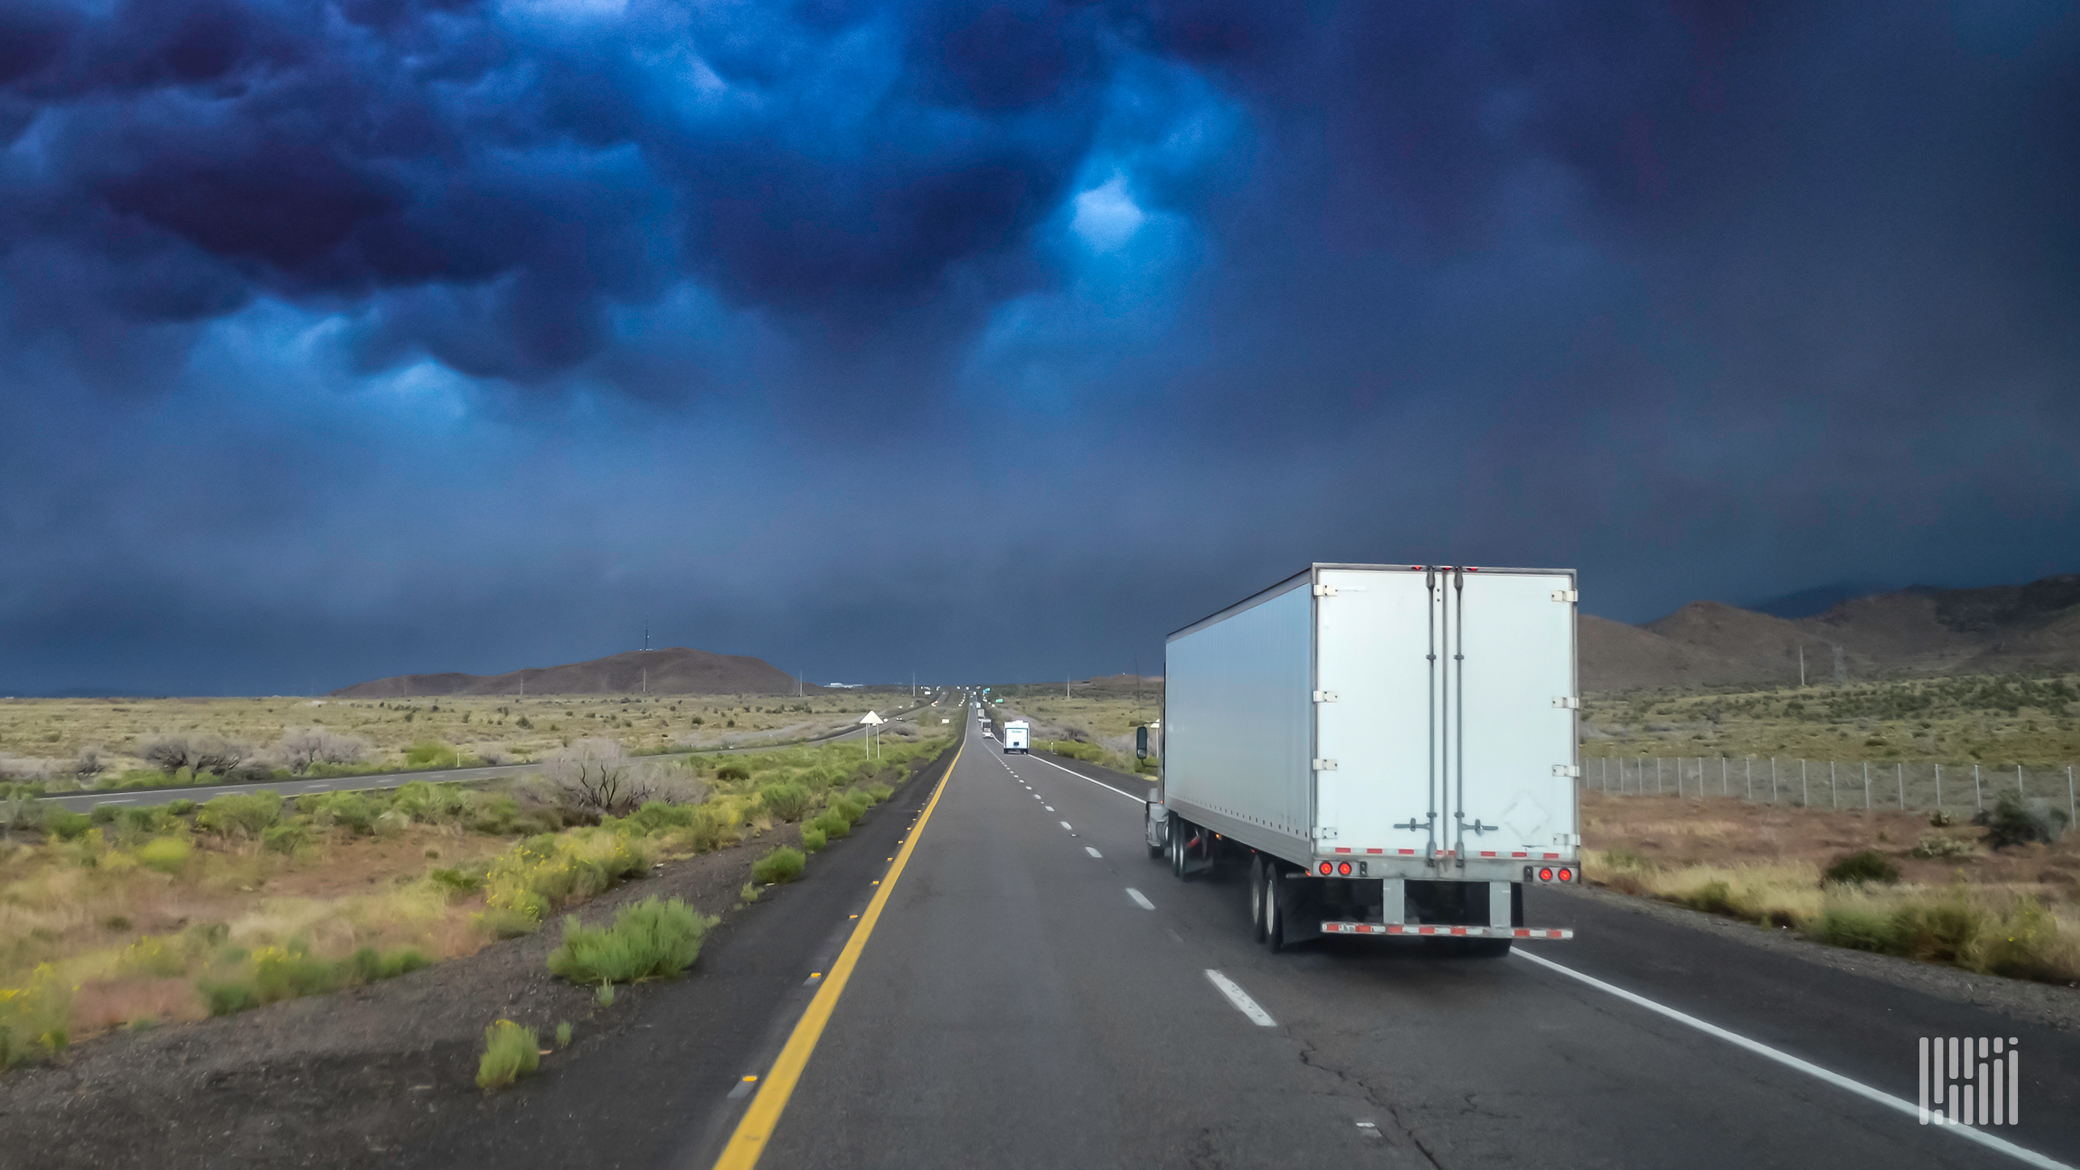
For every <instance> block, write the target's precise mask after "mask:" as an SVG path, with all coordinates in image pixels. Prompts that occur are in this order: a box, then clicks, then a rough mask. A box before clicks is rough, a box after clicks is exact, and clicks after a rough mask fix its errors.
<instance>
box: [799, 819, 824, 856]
mask: <svg viewBox="0 0 2080 1170" xmlns="http://www.w3.org/2000/svg"><path fill="white" fill-rule="evenodd" d="M829 840H830V838H828V837H826V836H824V834H823V830H822V829H819V828H816V827H815V826H813V825H804V826H802V850H803V851H804V852H807V853H815V852H817V851H818V850H820V849H822V848H823V847H824V844H825V843H826V842H828V841H829Z"/></svg>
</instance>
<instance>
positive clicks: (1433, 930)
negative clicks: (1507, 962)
mask: <svg viewBox="0 0 2080 1170" xmlns="http://www.w3.org/2000/svg"><path fill="white" fill-rule="evenodd" d="M1322 933H1323V934H1388V935H1398V936H1401V937H1404V938H1573V937H1574V931H1572V930H1566V929H1562V930H1554V929H1550V928H1546V927H1537V926H1401V925H1398V924H1393V923H1379V922H1324V923H1322Z"/></svg>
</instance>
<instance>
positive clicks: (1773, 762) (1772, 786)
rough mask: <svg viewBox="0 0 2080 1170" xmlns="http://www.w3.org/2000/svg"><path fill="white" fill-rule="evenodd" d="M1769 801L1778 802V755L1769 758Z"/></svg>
mask: <svg viewBox="0 0 2080 1170" xmlns="http://www.w3.org/2000/svg"><path fill="white" fill-rule="evenodd" d="M1769 802H1770V803H1771V804H1775V803H1777V757H1775V756H1771V757H1770V758H1769Z"/></svg>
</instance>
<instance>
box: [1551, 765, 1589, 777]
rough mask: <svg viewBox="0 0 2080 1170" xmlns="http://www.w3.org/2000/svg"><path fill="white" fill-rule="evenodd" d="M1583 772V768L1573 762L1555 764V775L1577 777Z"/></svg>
mask: <svg viewBox="0 0 2080 1170" xmlns="http://www.w3.org/2000/svg"><path fill="white" fill-rule="evenodd" d="M1581 774H1582V770H1581V769H1580V768H1578V767H1576V766H1574V765H1573V764H1554V765H1553V775H1555V776H1576V777H1579V776H1580V775H1581Z"/></svg>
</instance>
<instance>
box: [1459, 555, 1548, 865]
mask: <svg viewBox="0 0 2080 1170" xmlns="http://www.w3.org/2000/svg"><path fill="white" fill-rule="evenodd" d="M1446 584H1447V586H1448V587H1447V588H1446V589H1444V590H1443V591H1442V601H1443V607H1442V612H1443V617H1444V631H1443V632H1444V642H1445V644H1446V645H1447V646H1448V647H1449V654H1448V657H1447V660H1446V663H1445V666H1446V671H1445V680H1446V692H1447V693H1446V696H1445V702H1444V704H1443V707H1442V710H1443V713H1444V726H1443V728H1442V731H1443V738H1444V740H1445V744H1446V752H1445V767H1444V772H1443V775H1442V777H1441V779H1442V780H1443V782H1444V787H1445V793H1444V795H1445V799H1446V803H1447V805H1448V807H1449V808H1450V809H1451V813H1452V817H1451V824H1450V829H1449V831H1450V836H1449V840H1451V841H1452V842H1453V843H1454V844H1453V845H1451V846H1446V847H1447V848H1454V847H1456V849H1457V851H1458V852H1459V855H1460V856H1461V857H1478V856H1481V855H1482V854H1484V853H1493V854H1495V855H1497V856H1501V857H1508V856H1510V855H1511V854H1512V853H1517V852H1524V853H1529V854H1530V855H1531V856H1532V857H1533V858H1536V857H1538V856H1539V855H1540V854H1542V853H1549V852H1561V851H1564V852H1565V853H1566V855H1568V856H1572V855H1573V850H1574V847H1575V846H1576V845H1578V844H1580V838H1579V837H1577V836H1576V835H1575V834H1576V833H1577V832H1578V829H1577V826H1576V823H1575V811H1576V798H1575V779H1574V775H1575V770H1576V768H1577V766H1578V765H1577V761H1576V755H1575V745H1576V742H1577V740H1576V731H1575V716H1576V710H1575V708H1576V706H1577V694H1578V692H1577V691H1576V690H1575V685H1576V684H1575V671H1574V660H1575V652H1574V634H1575V620H1574V615H1575V606H1574V599H1575V592H1574V589H1575V581H1574V575H1573V574H1572V573H1563V572H1540V571H1535V570H1501V571H1491V570H1485V569H1483V570H1454V571H1453V572H1452V573H1451V574H1450V576H1449V580H1448V581H1447V582H1446ZM1443 835H1444V833H1443V831H1442V829H1441V831H1440V836H1443Z"/></svg>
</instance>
